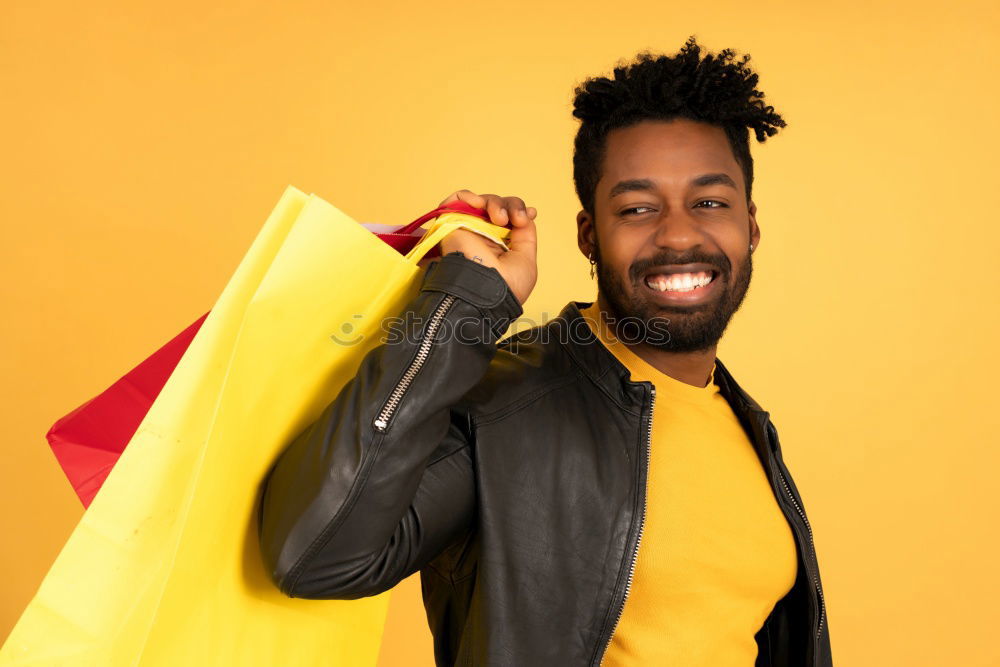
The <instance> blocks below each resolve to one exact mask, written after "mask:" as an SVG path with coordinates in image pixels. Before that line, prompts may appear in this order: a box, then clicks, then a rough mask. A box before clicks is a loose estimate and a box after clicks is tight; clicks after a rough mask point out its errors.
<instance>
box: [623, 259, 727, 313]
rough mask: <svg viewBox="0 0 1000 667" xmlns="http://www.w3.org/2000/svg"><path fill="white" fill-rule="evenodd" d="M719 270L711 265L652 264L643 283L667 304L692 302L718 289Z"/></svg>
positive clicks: (706, 296)
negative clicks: (716, 287) (716, 286)
mask: <svg viewBox="0 0 1000 667" xmlns="http://www.w3.org/2000/svg"><path fill="white" fill-rule="evenodd" d="M719 276H720V272H719V271H717V270H716V269H715V268H714V267H713V266H712V265H711V264H671V265H665V266H658V267H653V268H652V269H650V270H649V271H647V272H646V273H645V274H644V275H643V277H642V283H643V285H645V287H646V288H647V289H648V290H649V291H650V292H651V293H652V294H654V295H655V300H656V301H659V302H661V303H664V304H691V303H698V302H700V301H704V300H706V299H707V298H708V296H709V295H710V294H711V293H712V292H714V291H715V284H716V282H718V279H719Z"/></svg>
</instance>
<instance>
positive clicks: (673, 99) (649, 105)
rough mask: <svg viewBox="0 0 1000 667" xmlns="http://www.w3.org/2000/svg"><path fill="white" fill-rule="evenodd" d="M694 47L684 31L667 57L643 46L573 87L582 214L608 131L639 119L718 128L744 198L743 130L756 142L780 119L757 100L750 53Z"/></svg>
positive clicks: (746, 160)
mask: <svg viewBox="0 0 1000 667" xmlns="http://www.w3.org/2000/svg"><path fill="white" fill-rule="evenodd" d="M701 51H702V49H701V47H699V46H698V44H697V43H696V40H695V36H694V35H691V36H690V37H689V38H688V40H687V42H685V43H684V46H683V47H682V48H681V50H680V51H679V52H678V53H677V54H675V55H673V56H664V55H660V56H657V55H653V54H651V53H649V52H646V51H644V52H641V53H639V54H638V55H637V56H636V58H635V60H634V62H632V63H627V64H625V65H620V66H619V67H616V68H615V70H614V77H613V78H607V77H595V78H593V79H588V80H586V81H585V82H584V83H582V84H580V85H579V86H577V88H576V90H575V93H576V97H575V99H574V100H573V115H574V116H575V117H576V118H579V119H580V120H581V121H582V122H581V123H580V129H579V130H578V131H577V133H576V140H575V141H574V151H573V181H574V183H575V184H576V193H577V196H578V197H579V198H580V204H581V205H582V206H583V208H584V210H586V211H587V212H588V213H590V214H591V215H593V214H594V190H595V189H596V188H597V182H598V181H599V180H600V178H601V163H602V162H603V160H604V149H605V143H606V139H607V135H608V132H610V131H611V130H614V129H617V128H623V127H629V126H632V125H635V124H637V123H640V122H642V121H644V120H664V121H669V120H673V119H675V118H687V119H690V120H695V121H702V122H706V123H710V124H712V125H716V126H719V127H721V128H722V129H723V130H725V132H726V136H727V137H728V138H729V144H730V146H731V147H732V149H733V154H734V156H735V158H736V162H737V163H738V164H739V165H740V167H741V168H742V169H743V175H744V180H745V182H746V196H747V201H749V200H750V191H751V186H752V185H753V158H752V157H751V156H750V129H753V131H754V133H755V134H756V136H757V141H758V142H763V141H765V140H766V139H767V137H769V136H772V135H773V134H775V133H776V132H777V131H778V128H779V127H785V125H786V123H785V121H784V120H782V118H781V116H779V115H778V114H776V113H775V112H774V107H771V106H766V105H765V104H764V99H763V98H764V94H763V93H762V92H761V91H759V90H757V75H756V74H755V73H754V72H753V71H752V70H751V69H750V68H749V67H747V62H748V61H749V60H750V55H749V54H746V55H744V56H743V58H742V60H735V55H736V53H735V51H733V50H732V49H724V50H722V51H721V52H720V53H718V54H717V55H713V54H711V53H706V54H705V56H704V57H702V55H701Z"/></svg>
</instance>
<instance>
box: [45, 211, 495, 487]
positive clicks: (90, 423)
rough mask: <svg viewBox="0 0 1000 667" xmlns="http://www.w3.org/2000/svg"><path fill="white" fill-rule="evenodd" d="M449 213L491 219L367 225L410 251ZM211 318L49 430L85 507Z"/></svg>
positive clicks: (427, 217)
mask: <svg viewBox="0 0 1000 667" xmlns="http://www.w3.org/2000/svg"><path fill="white" fill-rule="evenodd" d="M443 213H465V214H469V215H474V216H476V217H477V218H480V219H481V220H486V221H489V215H488V214H487V213H486V212H485V211H483V210H482V209H478V208H474V207H473V206H471V205H469V204H466V203H465V202H462V201H456V202H452V203H450V204H448V205H447V206H442V207H440V208H437V209H434V210H433V211H430V212H429V213H426V214H424V215H422V216H420V217H419V218H417V219H416V220H414V221H413V222H410V223H409V224H406V225H403V226H400V227H396V228H393V227H389V226H386V225H375V224H366V225H365V226H366V227H368V228H369V229H370V230H371V231H372V232H373V233H374V234H375V235H376V236H378V237H379V238H380V239H382V240H383V241H385V242H386V243H388V244H389V245H390V246H392V247H393V248H394V249H395V250H397V251H398V252H399V253H400V254H402V255H405V254H407V253H408V252H409V251H410V250H411V249H413V247H414V246H415V245H416V244H417V242H418V241H419V240H420V237H421V236H422V235H423V231H424V230H423V229H421V227H420V226H421V225H422V224H424V223H425V222H427V221H428V220H433V219H434V218H436V217H438V216H439V215H441V214H443ZM438 255H440V250H439V249H438V248H436V247H435V248H434V249H433V250H431V251H430V252H428V253H427V255H426V257H434V256H438ZM206 317H208V313H205V314H204V315H202V316H201V317H199V318H198V319H197V320H195V321H194V322H192V323H191V324H190V325H189V326H188V327H187V328H186V329H184V331H182V332H180V333H179V334H177V335H176V336H174V337H173V338H172V339H171V340H170V341H169V342H168V343H166V344H165V345H164V346H163V347H161V348H160V349H158V350H157V351H156V352H154V353H153V354H152V355H150V356H149V357H148V358H147V359H146V360H145V361H143V362H142V363H140V364H139V365H138V366H136V367H135V368H133V369H132V370H130V371H129V372H128V373H126V374H125V375H124V376H122V377H121V378H120V379H119V380H118V381H117V382H115V383H114V384H112V385H111V386H110V387H108V388H107V389H105V390H104V391H103V392H101V393H100V394H98V395H97V396H95V397H94V398H92V399H90V400H89V401H87V402H86V403H84V404H83V405H81V406H80V407H78V408H77V409H75V410H73V411H72V412H70V413H69V414H67V415H66V416H64V417H62V418H60V419H59V420H58V421H56V423H55V424H53V425H52V428H50V429H49V432H48V433H46V434H45V438H46V440H48V442H49V446H50V447H51V448H52V452H53V453H54V454H55V456H56V459H57V460H58V461H59V465H60V467H61V468H62V469H63V472H64V473H66V477H67V478H68V479H69V482H70V484H72V485H73V489H74V490H76V493H77V495H78V496H79V497H80V500H81V501H82V502H83V506H84V507H89V506H90V503H91V501H92V500H93V499H94V496H96V495H97V492H98V491H99V490H100V489H101V485H102V484H103V483H104V480H105V479H106V478H107V476H108V474H109V473H110V472H111V469H112V468H113V467H114V465H115V463H116V462H117V461H118V457H119V456H121V453H122V452H123V451H124V450H125V447H126V445H128V443H129V441H130V440H131V439H132V436H133V435H134V434H135V432H136V430H137V429H138V428H139V425H140V424H141V423H142V420H143V418H145V416H146V413H147V412H149V408H150V406H151V405H153V401H155V400H156V397H157V396H158V395H159V394H160V391H161V390H162V389H163V386H164V385H165V384H166V383H167V380H168V379H169V378H170V375H171V373H173V372H174V368H176V367H177V364H178V363H179V362H180V360H181V357H183V356H184V352H185V351H187V348H188V346H189V345H190V344H191V341H192V340H194V337H195V335H196V334H197V333H198V329H199V328H201V325H202V323H203V322H204V321H205V318H206Z"/></svg>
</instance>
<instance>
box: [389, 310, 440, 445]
mask: <svg viewBox="0 0 1000 667" xmlns="http://www.w3.org/2000/svg"><path fill="white" fill-rule="evenodd" d="M455 298H456V297H455V295H454V294H447V295H445V297H444V299H443V300H442V301H441V303H440V304H438V307H437V308H435V309H434V312H433V314H431V319H430V321H429V322H428V324H427V329H426V330H425V331H424V337H423V338H422V339H421V341H420V347H418V348H417V355H416V356H415V357H414V358H413V361H412V362H410V366H409V367H408V368H407V369H406V372H405V373H403V377H402V378H400V380H399V382H398V383H396V386H395V387H394V388H393V390H392V393H390V394H389V398H388V399H387V400H386V402H385V405H383V406H382V410H381V411H380V412H379V413H378V417H376V419H375V428H376V429H378V430H379V431H385V429H387V428H388V427H389V419H390V418H391V417H392V415H393V413H394V412H395V411H396V408H397V407H399V401H400V399H402V398H403V394H404V393H406V390H407V388H408V387H409V386H410V384H411V383H412V382H413V378H415V377H416V376H417V373H418V372H419V371H420V367H421V366H423V365H424V362H425V361H427V356H428V355H429V354H430V352H431V344H432V343H433V342H434V334H436V333H437V330H438V328H439V327H440V326H441V320H443V319H444V316H445V313H447V311H448V308H450V307H451V304H452V303H454V302H455Z"/></svg>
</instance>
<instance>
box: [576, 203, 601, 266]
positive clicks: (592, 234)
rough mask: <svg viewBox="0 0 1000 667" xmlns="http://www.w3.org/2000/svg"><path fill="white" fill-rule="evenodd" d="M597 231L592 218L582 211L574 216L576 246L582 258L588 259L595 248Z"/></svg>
mask: <svg viewBox="0 0 1000 667" xmlns="http://www.w3.org/2000/svg"><path fill="white" fill-rule="evenodd" d="M596 234H597V230H596V229H595V228H594V216H592V215H590V214H589V213H587V212H586V211H584V210H581V211H580V212H579V213H577V214H576V245H577V246H578V247H579V248H580V252H582V253H583V256H584V257H586V258H588V259H589V258H590V257H592V256H593V255H594V249H595V248H596V247H597V239H596Z"/></svg>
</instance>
